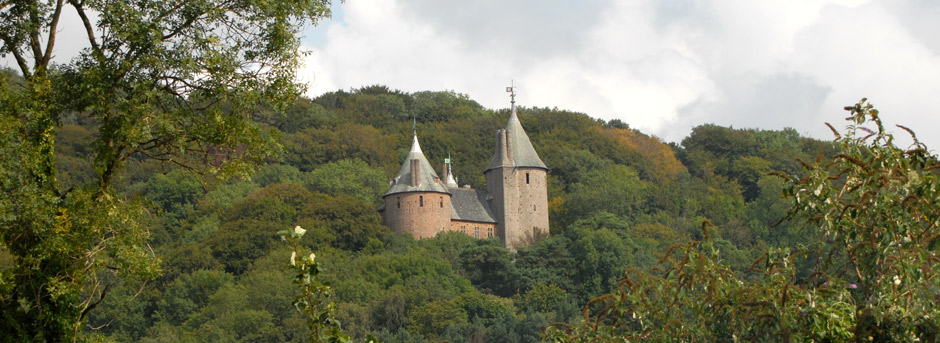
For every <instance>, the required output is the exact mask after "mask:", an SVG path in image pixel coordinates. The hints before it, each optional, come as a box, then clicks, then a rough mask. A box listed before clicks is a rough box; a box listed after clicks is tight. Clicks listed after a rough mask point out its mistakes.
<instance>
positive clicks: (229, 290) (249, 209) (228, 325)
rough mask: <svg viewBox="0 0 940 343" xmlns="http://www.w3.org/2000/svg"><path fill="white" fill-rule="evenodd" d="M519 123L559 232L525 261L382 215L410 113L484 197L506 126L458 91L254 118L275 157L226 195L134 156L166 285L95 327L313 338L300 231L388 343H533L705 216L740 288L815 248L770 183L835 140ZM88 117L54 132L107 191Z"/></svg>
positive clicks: (128, 294) (552, 118)
mask: <svg viewBox="0 0 940 343" xmlns="http://www.w3.org/2000/svg"><path fill="white" fill-rule="evenodd" d="M519 113H520V120H521V121H522V124H523V126H524V127H525V129H526V130H527V132H528V134H529V136H530V137H531V140H532V143H533V145H534V146H535V147H536V149H537V151H538V153H539V155H540V156H541V157H542V159H543V160H544V161H545V163H546V164H547V165H548V166H549V182H550V184H549V199H550V216H551V218H550V219H551V225H552V226H551V233H550V235H547V236H545V237H541V239H540V240H539V241H538V242H537V243H534V244H533V245H532V246H530V247H528V248H522V249H519V250H518V251H510V250H507V249H506V248H504V247H503V246H502V244H501V243H500V242H499V241H498V240H495V239H486V240H477V239H473V238H470V237H467V236H465V235H462V234H457V233H446V234H441V235H439V236H438V237H436V238H433V239H426V240H419V241H416V240H414V239H412V238H411V237H410V236H407V235H401V234H395V233H393V232H391V231H389V230H388V229H387V228H385V227H384V226H382V225H381V221H380V217H379V214H378V212H377V211H376V208H377V207H378V205H379V204H380V201H381V196H382V194H383V193H384V192H385V191H386V189H387V185H388V180H389V179H391V177H392V176H394V173H395V171H397V169H398V167H399V166H400V164H401V160H400V159H401V158H402V156H404V155H405V154H406V153H407V149H408V148H409V146H410V139H411V128H412V118H415V119H416V121H417V132H418V135H419V137H420V139H421V142H422V147H423V148H424V151H425V154H426V155H427V157H428V158H429V160H430V161H432V163H433V164H439V163H440V162H441V161H443V159H444V158H446V157H448V156H450V157H451V159H452V160H453V161H454V174H455V175H456V176H457V177H458V178H459V182H460V183H461V184H470V185H472V186H474V187H476V188H482V187H483V177H482V172H481V171H482V170H483V168H484V167H485V165H486V163H487V162H488V160H489V159H490V157H491V156H492V154H493V147H494V144H495V143H494V141H493V140H494V138H493V132H494V131H495V130H496V129H498V128H501V127H502V126H503V125H505V122H506V120H507V118H508V115H509V113H508V110H507V109H500V110H491V109H486V108H483V107H482V106H481V105H479V104H478V103H477V102H475V101H473V100H472V99H469V98H468V97H467V96H465V95H462V94H457V93H454V92H432V91H428V92H416V93H405V92H401V91H397V90H391V89H389V88H387V87H385V86H369V87H363V88H360V89H355V90H352V91H350V92H346V91H336V92H331V93H327V94H324V95H321V96H319V97H317V98H315V99H305V98H302V99H300V100H298V101H297V102H296V103H295V104H294V105H293V106H291V107H290V108H289V109H287V110H286V111H283V112H276V111H273V110H272V111H263V112H260V113H256V114H255V116H256V120H258V121H260V122H263V123H264V125H263V126H264V128H265V129H266V130H267V132H268V133H269V134H272V135H275V136H276V137H277V138H278V142H279V143H280V149H279V151H278V153H277V154H275V155H272V156H271V157H269V158H268V159H267V160H266V162H265V163H264V164H263V165H262V166H261V167H260V169H259V170H257V172H256V173H254V174H251V175H250V176H246V177H240V178H234V179H230V180H229V181H225V182H218V181H216V179H215V178H212V177H210V176H207V175H209V174H211V172H210V171H211V163H210V165H209V166H208V167H206V168H207V169H206V170H190V169H187V168H181V167H179V166H178V165H177V164H174V163H172V162H166V161H164V162H161V161H158V160H154V159H146V158H143V157H131V159H130V160H129V162H128V164H127V169H126V170H125V171H124V173H123V174H122V175H123V176H122V177H121V178H120V179H119V180H118V181H117V184H118V187H117V188H118V192H119V194H120V197H122V198H124V199H126V200H127V201H139V202H142V203H144V204H145V205H146V208H147V209H148V211H147V212H146V214H145V220H144V221H143V222H144V223H145V225H146V227H147V232H148V233H149V246H150V247H151V248H152V250H153V252H154V253H155V254H156V255H157V256H158V257H159V259H160V263H159V268H160V270H159V276H158V277H157V278H156V279H154V280H152V281H150V282H147V283H144V282H138V283H135V282H133V281H132V280H113V281H112V282H113V283H114V286H113V287H111V289H110V291H109V292H108V294H107V297H105V298H104V301H103V302H102V303H101V304H99V305H98V306H97V308H95V310H94V311H92V312H90V314H89V317H88V323H87V324H88V326H89V327H90V328H95V330H94V332H95V333H96V334H98V335H102V336H106V337H109V338H111V339H114V340H116V341H127V342H137V341H140V342H178V341H187V342H188V341H193V342H207V341H212V342H215V341H218V342H235V341H302V340H304V339H305V338H306V337H307V335H308V334H309V333H308V331H307V330H308V328H307V326H306V324H305V319H304V317H303V316H302V315H301V313H300V312H298V311H297V310H296V309H294V308H293V306H292V305H291V303H292V301H293V300H294V298H295V297H296V295H297V294H296V291H295V290H296V286H295V285H294V284H293V283H292V275H291V274H290V271H289V270H288V269H287V268H285V266H286V265H287V263H288V258H289V256H290V250H289V248H288V246H287V245H286V244H285V243H284V242H282V240H281V239H280V238H279V237H278V235H277V232H278V231H281V230H285V229H289V228H293V227H295V226H298V225H299V226H301V227H303V228H305V229H307V230H308V232H307V234H306V235H305V236H304V237H303V239H302V240H301V241H300V242H301V244H303V245H305V246H306V247H308V248H310V249H312V250H313V251H315V252H316V259H317V260H318V262H319V263H320V265H321V266H322V268H323V272H322V273H321V274H320V277H321V278H322V280H324V281H327V282H328V284H329V285H330V287H331V289H332V294H331V297H330V301H332V302H335V309H334V313H335V316H336V318H337V319H338V320H339V322H340V323H341V325H342V328H343V330H344V331H345V332H346V333H348V334H349V335H351V336H353V337H358V338H363V337H365V336H367V335H372V336H374V337H376V338H377V339H379V340H380V341H382V342H424V341H441V340H446V341H451V342H482V341H490V342H533V341H539V340H540V339H542V334H543V331H544V330H545V328H546V327H549V326H552V325H553V324H555V323H559V322H562V323H565V322H566V323H570V324H577V323H580V322H581V321H582V320H583V316H582V310H583V309H584V306H585V304H586V303H588V301H589V300H591V299H593V298H596V297H598V296H601V295H604V294H607V293H610V292H612V291H614V290H615V289H616V288H617V284H618V281H619V280H620V278H621V277H623V276H624V271H625V270H647V269H650V268H654V267H657V266H659V265H660V263H661V260H662V258H663V257H664V256H665V254H666V253H667V251H668V250H669V249H670V247H671V246H673V245H674V244H677V243H683V242H687V241H690V240H700V239H702V238H703V231H702V229H701V228H702V223H703V222H706V221H707V222H708V223H710V224H711V225H714V227H715V228H714V229H712V230H711V232H710V235H711V236H710V237H709V238H710V240H711V241H712V242H713V244H714V246H715V247H717V249H719V250H720V252H721V253H720V259H721V261H723V262H724V263H726V264H727V265H728V266H730V268H731V270H732V271H733V272H734V273H736V274H737V275H738V276H739V277H741V278H743V279H747V278H748V277H749V276H748V275H749V274H751V273H753V270H752V269H750V268H749V267H750V266H751V265H752V262H753V261H754V260H755V259H758V258H759V257H760V256H761V255H762V254H764V253H765V252H766V251H767V250H768V248H771V247H775V248H786V247H797V246H799V245H801V244H807V243H809V242H811V241H812V240H813V239H815V237H813V235H811V234H807V232H806V231H805V230H801V229H800V227H799V225H798V224H797V223H794V222H792V221H786V220H784V219H785V217H786V215H787V209H788V208H789V207H790V205H789V203H788V202H787V201H786V200H784V199H782V195H783V188H784V180H782V179H781V178H779V177H776V176H773V175H769V174H770V173H771V172H774V171H780V172H785V173H787V174H794V175H796V174H799V173H800V170H801V168H802V166H801V163H805V162H801V161H812V160H815V159H816V158H817V156H818V155H820V154H823V155H826V156H829V155H833V154H834V153H835V151H836V149H837V147H836V145H834V144H833V143H831V142H822V141H818V140H814V139H808V138H803V137H800V135H799V134H798V133H797V132H795V131H794V130H792V129H784V130H782V131H765V130H750V129H745V130H742V129H732V128H725V127H720V126H716V125H703V126H699V127H696V128H694V129H693V131H692V133H691V134H690V135H689V136H688V137H687V138H685V139H684V140H682V142H681V143H680V144H666V143H663V142H661V141H660V140H659V139H658V138H656V137H651V136H649V135H646V134H644V133H642V132H639V131H637V130H635V129H632V128H630V126H629V124H628V123H624V122H621V121H619V120H613V121H610V122H605V121H603V120H598V119H594V118H591V117H590V116H588V115H586V114H582V113H574V112H569V111H564V110H558V109H549V108H527V107H522V108H520V110H519ZM92 121H94V119H91V118H88V117H85V116H82V115H81V114H79V113H72V114H69V115H66V116H65V117H64V119H63V120H62V121H61V125H59V126H58V127H57V129H56V130H57V137H58V143H59V146H58V149H57V150H56V160H55V163H56V167H57V169H58V177H59V180H60V182H62V183H64V184H65V185H80V184H82V183H84V182H89V181H93V180H95V178H96V175H95V171H94V169H93V161H90V160H89V157H88V156H89V154H88V151H89V149H91V147H90V146H89V142H90V141H91V138H92V137H93V135H95V132H94V131H93V130H92V129H90V125H91V124H92ZM807 271H808V269H803V270H801V272H807ZM88 330H91V329H88ZM89 332H92V331H89Z"/></svg>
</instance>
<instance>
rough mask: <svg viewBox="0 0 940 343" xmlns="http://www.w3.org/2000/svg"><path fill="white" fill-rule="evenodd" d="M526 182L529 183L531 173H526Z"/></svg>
mask: <svg viewBox="0 0 940 343" xmlns="http://www.w3.org/2000/svg"><path fill="white" fill-rule="evenodd" d="M525 184H527V185H528V184H529V173H525Z"/></svg>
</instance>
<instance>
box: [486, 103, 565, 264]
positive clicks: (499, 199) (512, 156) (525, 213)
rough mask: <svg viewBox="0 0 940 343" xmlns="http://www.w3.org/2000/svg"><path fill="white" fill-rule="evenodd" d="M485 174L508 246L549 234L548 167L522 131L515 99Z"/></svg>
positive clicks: (501, 234) (489, 192) (518, 245)
mask: <svg viewBox="0 0 940 343" xmlns="http://www.w3.org/2000/svg"><path fill="white" fill-rule="evenodd" d="M513 96H514V95H513ZM483 173H484V176H485V177H486V191H487V193H488V194H489V196H488V198H487V199H488V201H489V205H490V208H491V209H492V210H493V212H494V215H495V217H496V218H495V219H496V221H497V223H498V224H497V225H496V234H497V235H498V236H499V237H500V239H502V240H503V242H505V244H506V246H507V247H509V248H516V247H520V246H523V245H525V244H527V243H529V242H531V241H532V239H534V238H535V236H536V231H540V232H542V233H548V231H549V227H548V167H546V166H545V163H544V162H542V159H540V158H539V156H538V154H537V153H536V152H535V148H533V147H532V142H530V141H529V136H528V135H526V133H525V130H523V129H522V123H520V122H519V116H518V114H517V113H516V106H515V99H513V101H512V110H511V114H510V116H509V122H508V123H507V124H506V128H505V129H503V130H499V131H497V133H496V153H495V154H494V155H493V159H492V160H491V161H490V163H489V165H487V166H486V170H485V171H484V172H483Z"/></svg>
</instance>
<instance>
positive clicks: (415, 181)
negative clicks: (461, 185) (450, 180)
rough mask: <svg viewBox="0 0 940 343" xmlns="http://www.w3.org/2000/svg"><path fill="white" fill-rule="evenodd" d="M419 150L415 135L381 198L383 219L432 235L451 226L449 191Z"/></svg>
mask: <svg viewBox="0 0 940 343" xmlns="http://www.w3.org/2000/svg"><path fill="white" fill-rule="evenodd" d="M444 182H446V181H444V180H441V178H440V177H438V176H437V174H436V173H435V172H434V168H432V167H431V164H430V163H429V162H428V159H427V158H426V157H425V156H424V153H423V152H422V151H421V146H420V145H419V144H418V135H417V133H416V134H415V135H414V140H413V142H412V143H411V151H409V152H408V157H407V158H405V162H404V163H402V165H401V169H400V170H399V171H398V175H397V176H395V179H394V180H392V182H391V184H390V185H389V189H388V192H386V193H385V195H384V196H382V198H383V199H384V202H385V204H384V206H383V208H382V209H381V211H382V221H383V222H384V224H385V225H386V226H388V227H389V228H391V229H392V230H393V231H395V232H406V233H409V234H411V235H412V236H414V237H415V238H428V237H434V236H436V235H437V234H438V233H439V232H441V231H444V230H448V229H449V228H450V218H451V194H450V192H448V190H447V186H446V185H445V184H444Z"/></svg>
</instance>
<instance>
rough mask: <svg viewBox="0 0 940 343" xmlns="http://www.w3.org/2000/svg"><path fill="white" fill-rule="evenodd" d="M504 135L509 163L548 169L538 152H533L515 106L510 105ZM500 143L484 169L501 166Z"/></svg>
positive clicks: (522, 166)
mask: <svg viewBox="0 0 940 343" xmlns="http://www.w3.org/2000/svg"><path fill="white" fill-rule="evenodd" d="M506 136H508V137H507V138H508V139H509V141H510V145H509V146H510V149H511V151H510V155H511V156H512V160H511V161H510V163H511V165H512V166H513V167H516V168H542V169H548V167H546V166H545V163H544V162H542V159H540V158H539V154H538V153H536V152H535V148H534V147H532V142H531V141H529V135H527V134H526V133H525V130H524V129H522V123H520V122H519V116H518V115H517V114H516V106H513V107H512V114H511V115H510V116H509V122H508V123H506ZM501 144H503V143H502V142H499V143H497V147H496V154H494V155H493V159H492V160H490V163H489V164H488V165H487V166H486V169H484V171H486V170H490V169H495V168H499V167H501V166H502V164H503V163H502V161H501V156H500V145H501Z"/></svg>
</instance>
